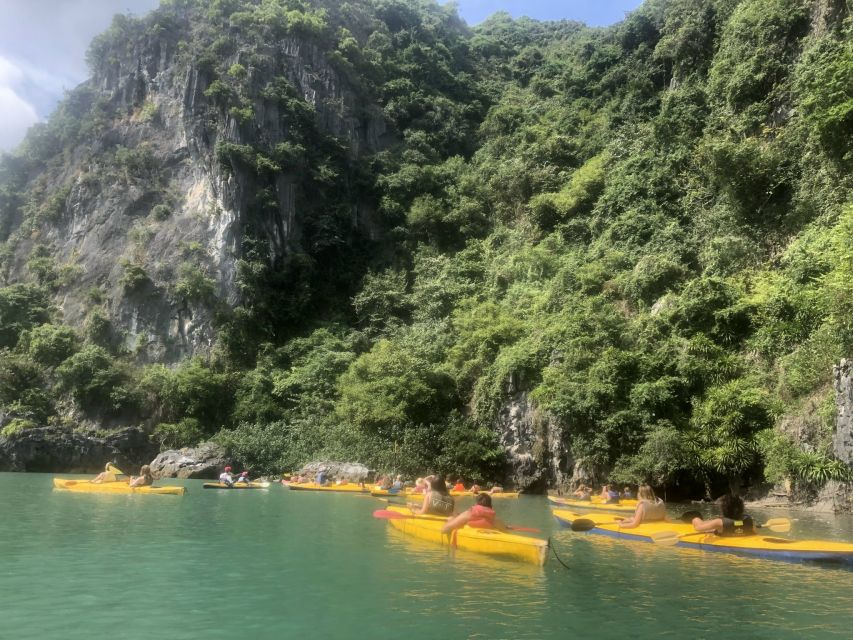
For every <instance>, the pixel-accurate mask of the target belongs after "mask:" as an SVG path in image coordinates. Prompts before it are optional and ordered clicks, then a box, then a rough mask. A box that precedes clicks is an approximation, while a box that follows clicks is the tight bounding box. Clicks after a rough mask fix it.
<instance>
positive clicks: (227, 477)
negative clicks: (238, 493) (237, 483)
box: [219, 467, 234, 487]
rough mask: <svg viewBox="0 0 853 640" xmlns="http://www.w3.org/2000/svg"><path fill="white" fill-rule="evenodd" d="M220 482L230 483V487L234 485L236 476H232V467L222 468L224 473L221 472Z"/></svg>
mask: <svg viewBox="0 0 853 640" xmlns="http://www.w3.org/2000/svg"><path fill="white" fill-rule="evenodd" d="M219 482H221V483H222V484H225V485H228V486H229V487H233V486H234V478H233V477H232V476H231V467H225V468H224V469H223V470H222V473H220V474H219Z"/></svg>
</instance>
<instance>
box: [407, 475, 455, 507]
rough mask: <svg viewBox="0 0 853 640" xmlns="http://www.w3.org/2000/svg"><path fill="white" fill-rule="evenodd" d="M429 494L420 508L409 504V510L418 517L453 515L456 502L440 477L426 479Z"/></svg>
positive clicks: (426, 494)
mask: <svg viewBox="0 0 853 640" xmlns="http://www.w3.org/2000/svg"><path fill="white" fill-rule="evenodd" d="M426 482H427V492H426V493H425V494H424V499H423V502H422V503H421V505H420V506H418V505H417V504H416V503H409V508H410V509H411V510H412V513H414V514H416V515H427V514H429V515H434V516H449V515H453V509H454V508H455V507H456V502H455V501H454V500H453V496H451V495H450V492H449V491H448V490H447V485H446V484H444V480H442V479H441V477H440V476H430V477H429V478H427V479H426Z"/></svg>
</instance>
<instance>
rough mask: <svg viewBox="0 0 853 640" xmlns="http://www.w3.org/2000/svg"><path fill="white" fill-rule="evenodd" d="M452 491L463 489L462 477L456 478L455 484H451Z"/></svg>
mask: <svg viewBox="0 0 853 640" xmlns="http://www.w3.org/2000/svg"><path fill="white" fill-rule="evenodd" d="M453 490H454V491H465V483H464V482H462V478H457V479H456V484H455V485H453Z"/></svg>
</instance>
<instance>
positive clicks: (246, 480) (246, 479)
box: [235, 471, 249, 484]
mask: <svg viewBox="0 0 853 640" xmlns="http://www.w3.org/2000/svg"><path fill="white" fill-rule="evenodd" d="M237 482H242V483H243V484H249V472H248V471H244V472H242V473H241V474H240V477H239V478H237ZM235 484H236V483H235Z"/></svg>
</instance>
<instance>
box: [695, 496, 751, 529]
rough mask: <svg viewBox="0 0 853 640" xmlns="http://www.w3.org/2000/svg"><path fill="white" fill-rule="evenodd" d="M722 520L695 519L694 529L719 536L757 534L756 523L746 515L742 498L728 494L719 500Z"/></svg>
mask: <svg viewBox="0 0 853 640" xmlns="http://www.w3.org/2000/svg"><path fill="white" fill-rule="evenodd" d="M718 502H719V504H720V511H722V513H723V515H722V517H721V518H714V519H713V520H703V519H702V518H693V528H694V529H696V531H704V532H707V533H716V534H717V535H718V536H749V535H753V534H755V523H754V522H753V520H752V516H747V515H744V513H743V508H744V507H743V500H742V499H741V498H740V496H736V495H732V494H726V495H724V496H723V497H722V498H720V499H719V500H718Z"/></svg>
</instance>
